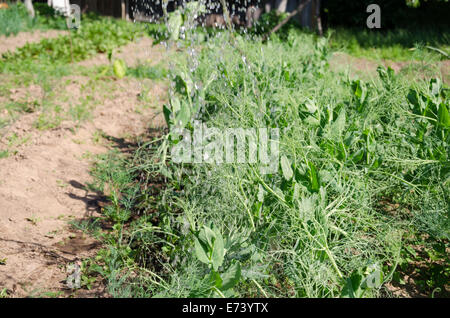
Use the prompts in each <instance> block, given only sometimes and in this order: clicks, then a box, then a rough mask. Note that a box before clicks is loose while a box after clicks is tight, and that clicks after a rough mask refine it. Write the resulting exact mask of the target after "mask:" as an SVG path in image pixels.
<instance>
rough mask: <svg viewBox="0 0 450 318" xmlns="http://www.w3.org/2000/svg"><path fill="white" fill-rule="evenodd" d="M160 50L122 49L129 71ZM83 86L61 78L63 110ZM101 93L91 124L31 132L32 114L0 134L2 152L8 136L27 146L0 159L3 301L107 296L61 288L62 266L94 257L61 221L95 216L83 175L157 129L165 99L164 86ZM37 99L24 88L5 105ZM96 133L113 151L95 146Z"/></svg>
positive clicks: (115, 87) (95, 203)
mask: <svg viewBox="0 0 450 318" xmlns="http://www.w3.org/2000/svg"><path fill="white" fill-rule="evenodd" d="M150 44H151V43H150ZM160 50H161V48H160V47H155V48H152V47H151V46H150V45H149V41H147V40H143V41H140V42H139V43H132V44H130V45H128V46H126V47H124V48H122V52H126V53H123V54H124V56H126V60H127V63H128V64H129V65H130V64H133V63H136V62H137V60H138V59H141V58H146V59H153V60H158V59H159V60H160V59H162V57H163V55H161V54H160ZM153 52H155V53H154V54H153ZM107 63H108V60H107V59H106V60H105V59H104V58H103V57H97V58H94V59H93V60H91V61H85V62H83V63H82V64H83V65H85V66H88V65H99V64H107ZM89 80H90V79H89V78H87V77H83V76H69V77H66V78H64V79H63V80H62V81H61V83H68V84H65V86H64V87H63V90H62V91H61V90H57V91H58V92H59V93H58V92H57V93H55V94H61V99H63V97H64V96H65V97H69V98H68V100H67V101H66V102H65V104H67V105H66V106H68V105H69V104H70V103H71V101H76V100H78V99H79V98H80V97H82V96H81V95H82V87H83V86H84V87H85V86H86V85H91V84H92V83H90V82H89ZM102 85H103V86H102V87H101V89H100V90H97V91H96V92H95V94H94V98H95V99H96V100H97V101H98V105H97V107H96V108H95V109H94V110H93V111H92V118H91V120H88V121H85V122H82V123H74V122H71V121H70V120H65V121H63V122H62V123H61V125H59V127H58V128H55V129H51V130H44V131H39V130H37V129H35V128H34V127H33V123H34V122H35V121H36V119H37V117H38V116H39V115H40V112H35V113H30V114H25V115H23V116H21V117H20V118H19V119H17V120H16V121H15V122H14V123H13V124H12V125H11V126H10V127H8V128H7V133H6V134H3V135H2V134H0V136H3V137H0V145H1V143H3V144H6V143H7V140H6V138H7V136H10V135H11V134H15V135H16V136H18V137H23V136H27V138H28V142H27V143H25V144H23V145H20V146H19V147H18V148H17V153H16V154H14V155H11V156H9V157H7V158H3V159H0V164H1V166H0V261H1V260H3V261H4V262H3V263H4V264H3V265H0V291H1V290H2V289H3V288H6V289H7V293H8V295H9V296H11V297H26V296H33V297H38V296H42V295H46V293H48V292H62V293H63V294H64V295H66V296H67V295H68V294H70V295H75V296H80V297H83V296H86V297H92V296H102V297H103V296H107V293H106V292H105V290H104V286H102V284H97V285H96V287H95V288H94V289H93V290H91V291H89V292H87V291H80V290H78V291H75V290H70V289H68V288H67V286H66V278H67V276H68V273H67V265H69V264H73V263H79V262H80V261H81V260H82V259H85V258H87V257H92V256H94V255H95V254H96V252H97V251H98V249H99V248H100V247H101V244H100V243H99V242H96V241H95V240H94V239H93V238H91V237H89V236H86V235H84V234H82V233H81V232H79V231H75V230H74V229H73V227H71V226H70V225H69V223H68V221H70V220H81V219H86V218H88V217H91V216H99V215H101V204H100V201H101V200H102V199H103V198H102V194H100V193H96V192H92V191H89V190H88V187H87V184H88V183H89V182H91V181H92V178H91V176H90V174H89V170H90V166H91V163H92V159H93V156H94V155H96V154H100V153H105V152H107V151H108V149H110V147H111V146H117V147H120V145H121V144H123V143H124V142H125V141H126V140H127V139H128V138H132V137H133V136H137V135H139V134H142V133H144V132H145V131H146V130H147V129H148V128H149V127H160V126H162V125H163V116H161V114H160V112H159V111H157V110H156V109H155V107H156V106H157V105H160V103H161V102H162V101H164V99H165V98H166V84H165V83H161V82H159V83H157V82H152V81H147V82H145V81H138V80H136V79H133V78H123V79H121V80H119V79H116V78H110V79H107V80H105V81H103V82H102ZM143 86H145V88H147V89H148V90H147V91H148V96H151V99H152V102H153V104H152V105H151V106H150V107H149V106H148V102H147V101H145V100H143V99H142V98H141V97H142V92H143ZM40 95H42V92H41V90H40V88H39V86H37V87H36V86H30V87H26V88H17V89H14V90H13V91H12V92H11V94H10V96H9V98H10V99H12V100H23V99H24V98H30V99H32V100H33V99H37V98H39V96H40ZM56 97H58V96H56ZM66 99H67V98H66ZM62 104H63V107H64V103H62ZM159 108H161V107H159ZM98 132H101V133H102V134H103V136H107V137H108V139H109V140H113V141H114V142H115V144H114V145H111V144H108V143H106V142H99V141H98V140H96V138H94V135H95V134H97V135H98ZM2 139H3V140H2ZM97 139H98V138H97ZM0 264H2V262H0ZM58 295H59V294H58Z"/></svg>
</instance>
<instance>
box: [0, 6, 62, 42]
mask: <svg viewBox="0 0 450 318" xmlns="http://www.w3.org/2000/svg"><path fill="white" fill-rule="evenodd" d="M34 8H35V13H36V17H35V18H34V19H33V18H31V17H29V16H28V12H27V10H26V8H25V6H24V5H23V3H20V2H19V3H9V8H8V9H3V10H0V35H6V36H10V35H17V34H18V33H19V32H23V31H33V30H48V29H56V30H66V29H67V25H66V20H65V18H64V17H62V16H58V15H55V11H54V10H53V9H52V8H50V7H49V6H47V5H46V4H42V3H35V4H34Z"/></svg>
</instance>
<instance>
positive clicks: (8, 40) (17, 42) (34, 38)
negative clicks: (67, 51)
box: [0, 30, 67, 56]
mask: <svg viewBox="0 0 450 318" xmlns="http://www.w3.org/2000/svg"><path fill="white" fill-rule="evenodd" d="M64 34H67V31H58V30H49V31H34V32H21V33H19V34H17V35H11V36H8V37H7V36H4V35H1V36H0V56H1V55H2V54H3V53H5V52H6V51H14V50H15V49H17V48H19V47H22V46H24V45H25V44H27V43H32V42H39V41H40V40H42V39H44V38H56V37H58V36H60V35H64Z"/></svg>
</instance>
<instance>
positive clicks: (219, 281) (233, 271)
mask: <svg viewBox="0 0 450 318" xmlns="http://www.w3.org/2000/svg"><path fill="white" fill-rule="evenodd" d="M194 242H195V254H196V256H197V258H198V260H199V261H200V262H202V263H205V264H207V265H208V268H209V269H210V273H209V274H207V280H208V281H209V282H210V283H211V290H212V291H214V292H216V293H217V294H219V295H220V296H222V297H225V295H227V296H230V295H233V291H232V288H233V287H234V286H235V285H236V284H237V283H238V282H239V280H240V279H241V265H240V262H239V261H237V260H234V261H232V262H231V263H230V264H229V266H228V267H227V268H226V269H223V270H222V271H219V268H221V267H222V265H223V262H224V259H225V254H226V252H227V251H226V249H225V242H224V239H223V237H222V234H221V233H220V232H219V230H218V229H217V228H215V227H214V226H213V224H211V227H208V226H206V225H204V226H203V227H202V228H201V230H199V231H198V232H197V234H196V235H195V238H194ZM196 296H200V295H196ZM205 296H208V295H205Z"/></svg>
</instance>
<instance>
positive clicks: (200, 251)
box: [194, 237, 210, 264]
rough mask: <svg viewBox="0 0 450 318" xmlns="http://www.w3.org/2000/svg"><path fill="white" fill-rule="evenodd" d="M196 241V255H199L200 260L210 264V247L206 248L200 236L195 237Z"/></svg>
mask: <svg viewBox="0 0 450 318" xmlns="http://www.w3.org/2000/svg"><path fill="white" fill-rule="evenodd" d="M194 243H195V255H196V256H197V258H198V260H199V261H200V262H202V263H205V264H210V260H209V258H208V254H207V252H208V249H207V248H205V246H204V244H202V243H201V242H200V241H199V240H198V238H196V237H195V238H194Z"/></svg>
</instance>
